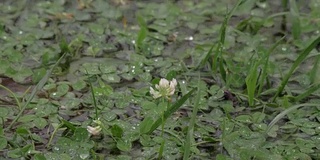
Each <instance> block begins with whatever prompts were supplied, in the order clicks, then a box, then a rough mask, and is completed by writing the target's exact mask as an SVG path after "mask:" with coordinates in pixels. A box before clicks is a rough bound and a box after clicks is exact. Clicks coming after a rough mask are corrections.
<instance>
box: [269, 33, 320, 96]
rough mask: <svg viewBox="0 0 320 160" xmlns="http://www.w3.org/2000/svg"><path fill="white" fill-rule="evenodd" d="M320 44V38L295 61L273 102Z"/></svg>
mask: <svg viewBox="0 0 320 160" xmlns="http://www.w3.org/2000/svg"><path fill="white" fill-rule="evenodd" d="M319 43H320V37H318V38H317V39H315V40H314V41H313V42H312V43H311V44H310V45H309V46H308V47H307V48H305V49H304V50H303V51H302V52H301V53H300V54H299V56H298V58H297V59H296V60H295V62H294V63H293V65H292V66H291V68H290V70H289V72H288V73H287V74H286V76H285V77H284V78H283V80H282V82H281V84H280V86H279V88H278V90H277V93H276V94H275V95H274V97H273V99H272V101H273V102H274V101H275V100H276V98H277V97H278V96H279V94H280V93H281V92H282V91H283V89H284V87H285V86H286V85H287V83H288V80H289V78H290V77H291V75H292V73H293V72H294V71H295V69H296V68H297V67H298V66H299V65H300V64H301V63H302V62H303V61H304V60H305V59H306V57H307V56H308V55H309V53H310V52H311V51H312V50H313V49H314V48H315V47H316V46H317V45H318V44H319Z"/></svg>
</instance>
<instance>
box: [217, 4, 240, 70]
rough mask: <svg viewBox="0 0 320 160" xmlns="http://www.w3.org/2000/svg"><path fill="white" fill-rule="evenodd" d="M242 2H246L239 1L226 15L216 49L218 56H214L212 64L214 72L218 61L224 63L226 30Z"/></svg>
mask: <svg viewBox="0 0 320 160" xmlns="http://www.w3.org/2000/svg"><path fill="white" fill-rule="evenodd" d="M242 2H244V0H238V2H237V3H236V5H235V6H233V8H232V9H231V11H230V12H229V13H228V14H226V16H225V18H224V21H223V23H222V25H221V28H220V40H219V42H218V46H217V48H216V55H215V56H214V60H213V62H212V63H213V64H212V65H211V66H212V70H213V71H216V70H217V67H218V61H222V52H223V46H224V42H225V39H226V30H227V25H228V22H229V20H230V18H231V16H232V15H233V13H234V11H235V10H236V9H237V8H238V7H239V6H240V4H241V3H242ZM219 64H220V63H219ZM219 68H220V70H221V64H220V67H219Z"/></svg>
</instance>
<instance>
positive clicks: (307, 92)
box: [294, 83, 320, 102]
mask: <svg viewBox="0 0 320 160" xmlns="http://www.w3.org/2000/svg"><path fill="white" fill-rule="evenodd" d="M319 88H320V83H318V84H314V85H312V86H311V87H310V88H308V90H306V91H305V92H303V93H302V94H300V95H298V96H296V97H295V98H294V101H295V102H299V101H301V100H302V99H304V98H306V97H308V96H309V95H311V94H312V93H313V92H315V91H317V90H318V89H319Z"/></svg>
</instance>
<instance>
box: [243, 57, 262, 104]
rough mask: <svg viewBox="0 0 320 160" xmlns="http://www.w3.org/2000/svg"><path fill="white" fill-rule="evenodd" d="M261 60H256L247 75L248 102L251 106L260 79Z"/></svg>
mask: <svg viewBox="0 0 320 160" xmlns="http://www.w3.org/2000/svg"><path fill="white" fill-rule="evenodd" d="M259 63H260V62H255V63H254V64H253V66H252V67H251V69H250V72H249V75H248V76H247V77H246V85H247V92H248V102H249V106H251V107H252V106H253V105H254V97H255V96H254V93H255V91H256V88H257V81H258V75H259V74H258V66H259Z"/></svg>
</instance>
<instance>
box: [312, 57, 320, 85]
mask: <svg viewBox="0 0 320 160" xmlns="http://www.w3.org/2000/svg"><path fill="white" fill-rule="evenodd" d="M319 61H320V55H317V56H316V57H315V61H314V65H313V68H312V70H311V71H310V82H311V84H314V83H315V81H316V78H317V73H318V71H319Z"/></svg>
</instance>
